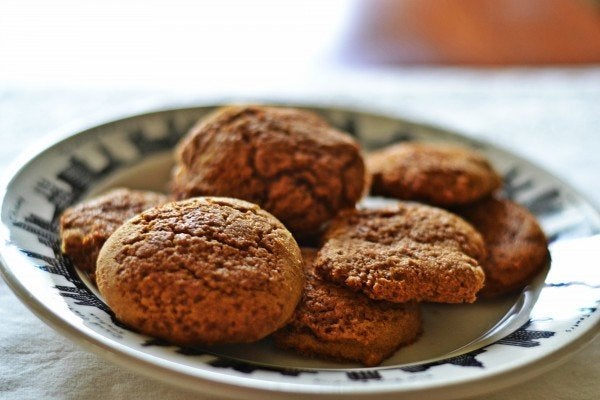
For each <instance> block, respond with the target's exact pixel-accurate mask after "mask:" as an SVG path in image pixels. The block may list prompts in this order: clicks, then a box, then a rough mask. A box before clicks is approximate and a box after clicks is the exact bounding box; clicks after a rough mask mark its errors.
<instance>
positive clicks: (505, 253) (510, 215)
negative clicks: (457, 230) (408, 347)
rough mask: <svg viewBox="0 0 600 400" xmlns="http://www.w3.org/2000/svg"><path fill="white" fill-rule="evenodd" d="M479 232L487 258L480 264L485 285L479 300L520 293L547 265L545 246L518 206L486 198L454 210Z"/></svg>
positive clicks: (537, 228)
mask: <svg viewBox="0 0 600 400" xmlns="http://www.w3.org/2000/svg"><path fill="white" fill-rule="evenodd" d="M457 213H459V214H460V215H461V216H463V217H464V218H465V219H466V220H467V221H469V222H470V223H471V224H473V226H474V227H475V228H476V229H477V230H479V232H480V233H481V235H482V236H483V239H484V241H485V244H486V247H487V251H488V256H487V258H486V259H484V260H483V262H482V267H483V270H484V271H485V276H486V280H485V285H484V287H483V289H481V291H480V292H479V294H480V295H481V297H487V298H489V297H497V296H500V295H503V294H507V293H511V292H514V291H517V290H519V289H522V288H523V287H525V286H526V285H527V283H529V281H530V280H531V279H532V278H533V277H534V276H535V275H537V274H538V273H539V272H540V271H541V270H543V269H544V267H545V266H546V265H547V263H548V260H549V254H548V243H547V241H546V237H545V235H544V232H543V231H542V228H541V227H540V226H539V224H538V222H537V220H536V218H535V216H533V215H532V214H531V213H530V212H529V211H528V210H526V209H525V208H523V207H521V206H520V205H518V204H516V203H514V202H512V201H510V200H507V199H495V198H489V199H485V200H482V201H480V202H477V203H476V204H473V205H470V206H465V207H462V208H460V209H458V210H457Z"/></svg>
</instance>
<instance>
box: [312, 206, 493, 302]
mask: <svg viewBox="0 0 600 400" xmlns="http://www.w3.org/2000/svg"><path fill="white" fill-rule="evenodd" d="M485 255H486V250H485V247H484V243H483V239H482V238H481V235H480V234H479V233H478V232H477V231H476V230H475V229H474V228H473V227H472V226H471V225H469V224H468V223H467V222H465V221H464V220H462V219H461V218H460V217H458V216H456V215H454V214H451V213H450V212H448V211H445V210H442V209H439V208H435V207H431V206H427V205H424V204H419V203H410V202H404V203H398V204H397V205H396V206H390V207H387V208H384V209H366V210H353V211H347V212H343V213H341V214H340V215H339V216H338V217H337V218H336V219H335V220H334V221H333V222H332V223H331V225H330V227H329V229H328V230H327V231H326V232H325V243H324V245H323V247H322V248H321V249H320V250H319V253H318V255H317V259H316V260H315V271H316V272H317V274H318V275H319V276H321V277H322V278H323V279H326V280H329V281H333V282H336V283H339V284H342V285H345V286H347V287H349V288H351V289H353V290H356V291H362V292H363V293H365V294H366V295H367V296H369V297H371V298H372V299H378V300H387V301H391V302H397V303H402V302H407V301H411V300H416V301H431V302H442V303H462V302H473V301H475V299H476V293H477V292H478V291H479V289H481V287H482V286H483V281H484V274H483V271H482V269H481V267H480V266H479V261H478V260H483V259H484V258H485Z"/></svg>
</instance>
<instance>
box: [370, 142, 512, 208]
mask: <svg viewBox="0 0 600 400" xmlns="http://www.w3.org/2000/svg"><path fill="white" fill-rule="evenodd" d="M366 163H367V169H368V171H369V173H370V174H371V179H372V186H371V193H373V194H374V195H381V196H389V197H394V198H397V199H403V200H417V201H423V202H425V203H429V204H433V205H439V206H452V205H459V204H465V203H471V202H473V201H475V200H478V199H480V198H483V197H485V196H487V195H489V194H490V193H492V192H493V191H495V190H496V189H498V188H500V186H501V185H502V178H501V177H500V175H498V173H497V172H496V171H494V169H493V168H492V166H491V165H490V163H489V162H488V161H487V160H486V159H485V158H484V157H483V156H482V155H480V154H478V153H477V152H475V151H473V150H470V149H467V148H462V147H456V146H451V145H436V144H428V143H415V142H407V143H400V144H397V145H393V146H390V147H387V148H384V149H382V150H379V151H377V152H374V153H372V154H370V155H368V156H367V158H366Z"/></svg>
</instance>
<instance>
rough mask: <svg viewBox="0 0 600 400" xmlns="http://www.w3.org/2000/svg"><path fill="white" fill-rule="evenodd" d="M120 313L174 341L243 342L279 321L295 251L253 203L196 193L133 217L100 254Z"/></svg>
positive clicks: (291, 289) (291, 303) (297, 272)
mask: <svg viewBox="0 0 600 400" xmlns="http://www.w3.org/2000/svg"><path fill="white" fill-rule="evenodd" d="M96 276H97V281H98V289H99V290H100V293H101V294H102V296H104V299H105V300H106V302H107V304H108V305H109V307H110V308H111V309H112V310H113V312H114V313H115V315H116V317H117V319H118V320H120V321H122V322H123V323H125V324H126V325H128V326H130V327H132V328H134V329H136V330H138V331H139V332H142V333H145V334H148V335H151V336H155V337H158V338H162V339H165V340H167V341H170V342H172V343H177V344H180V345H198V344H217V343H247V342H253V341H256V340H259V339H261V338H263V337H265V336H267V335H268V334H270V333H272V332H274V331H275V330H277V329H279V328H281V327H282V326H283V325H284V324H285V323H286V322H287V321H288V320H289V318H290V317H291V316H292V313H293V312H294V308H295V307H296V304H297V303H298V300H299V299H300V295H301V292H302V286H303V284H304V276H303V272H302V258H301V254H300V249H299V248H298V245H297V244H296V242H295V240H294V239H293V237H292V235H291V234H290V233H289V231H288V230H287V229H285V227H284V226H283V225H282V224H281V223H280V222H279V221H278V220H277V219H276V218H275V217H273V216H272V215H271V214H269V213H267V212H266V211H264V210H262V209H260V207H258V206H257V205H255V204H251V203H248V202H245V201H242V200H237V199H228V198H210V197H207V198H193V199H188V200H182V201H178V202H172V203H167V204H165V205H163V206H161V207H156V208H152V209H150V210H147V211H145V212H143V213H142V214H140V215H138V216H136V217H134V218H132V219H130V220H129V221H127V222H126V223H125V224H124V225H122V226H121V227H120V228H119V229H117V231H116V232H115V233H114V234H113V235H112V236H111V237H110V238H109V239H108V240H107V241H106V243H105V245H104V246H103V247H102V250H101V251H100V256H99V257H98V268H97V273H96Z"/></svg>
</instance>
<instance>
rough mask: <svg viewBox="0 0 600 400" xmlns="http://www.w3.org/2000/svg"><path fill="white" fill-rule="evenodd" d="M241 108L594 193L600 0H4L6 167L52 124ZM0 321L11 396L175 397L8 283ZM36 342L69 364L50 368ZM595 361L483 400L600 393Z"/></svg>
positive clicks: (598, 349) (1, 157)
mask: <svg viewBox="0 0 600 400" xmlns="http://www.w3.org/2000/svg"><path fill="white" fill-rule="evenodd" d="M233 101H257V102H269V101H274V102H284V103H303V104H317V105H332V106H342V107H350V108H354V109H366V110H371V111H375V112H379V113H386V114H391V115H396V116H400V117H404V118H407V119H411V120H414V121H417V122H425V123H429V124H434V125H438V126H441V127H444V128H447V129H451V130H455V131H458V132H460V133H462V134H465V135H469V136H472V137H476V138H480V139H484V140H487V141H490V142H492V143H495V144H498V145H500V146H502V147H504V148H507V149H508V150H511V151H513V152H515V153H517V154H520V155H522V156H524V157H526V158H528V159H531V160H532V161H534V162H535V163H537V164H540V165H541V166H542V167H544V168H546V169H548V170H549V171H550V172H552V173H554V174H555V175H557V176H559V177H561V178H562V179H563V180H565V181H567V182H569V183H570V184H572V185H573V186H575V187H576V188H577V189H578V190H579V191H581V192H582V193H583V194H584V195H586V196H587V197H589V198H591V199H592V200H593V201H594V202H595V203H596V204H600V187H599V186H598V176H599V172H600V157H598V154H599V153H600V139H599V137H600V136H599V134H600V132H599V127H600V1H598V0H320V1H316V0H253V1H248V0H204V1H199V0H196V1H192V0H171V1H166V0H162V1H159V0H145V1H141V0H129V1H127V0H118V1H117V0H103V1H98V2H93V1H82V0H79V1H74V0H52V1H34V0H1V1H0V170H4V169H5V168H6V166H7V165H8V164H10V163H11V162H12V161H13V160H14V159H15V158H16V157H17V155H18V154H19V153H20V152H21V151H23V149H24V148H27V147H29V146H35V144H36V143H38V142H39V138H40V137H42V136H44V135H47V134H50V133H52V132H54V131H57V130H58V131H65V130H66V131H68V130H69V129H70V127H72V126H78V127H80V126H81V125H82V124H83V125H85V126H92V125H93V124H96V123H100V122H105V121H107V120H110V119H114V118H118V117H122V116H125V115H128V114H130V113H137V112H146V111H149V110H152V109H157V108H166V107H177V106H188V105H194V104H212V103H216V102H233ZM0 320H2V321H3V322H6V324H4V323H3V324H1V326H2V327H4V328H2V327H0V344H1V346H0V347H1V348H2V353H3V356H2V360H0V397H2V398H8V399H13V398H14V399H22V398H32V393H37V394H39V396H33V397H40V398H84V397H85V396H83V395H82V393H84V392H85V391H86V390H90V387H93V390H94V393H95V394H96V396H94V397H96V398H107V399H108V398H110V399H120V398H123V399H125V398H129V394H130V393H132V392H135V393H138V394H143V397H146V398H157V399H158V398H164V397H165V396H167V395H171V394H173V393H172V390H173V389H172V388H170V387H168V386H165V385H162V384H159V383H156V382H151V381H149V380H147V379H145V378H142V377H140V376H139V375H137V374H133V373H130V372H128V371H125V370H123V369H122V368H120V367H116V366H113V365H112V364H109V363H107V362H105V361H104V360H102V359H100V358H98V357H96V356H95V355H92V354H89V353H86V352H83V351H82V350H80V349H79V348H77V347H76V346H74V345H73V344H71V343H70V342H69V341H67V340H66V339H64V338H62V337H60V336H58V335H57V334H56V333H54V332H53V331H52V330H50V328H47V327H45V326H43V325H42V323H41V322H40V321H39V320H37V319H36V318H35V317H33V315H31V313H29V312H28V311H27V310H25V309H24V307H23V306H22V305H21V304H20V303H19V302H18V301H17V300H16V298H15V297H14V296H13V295H12V294H11V293H10V292H9V290H8V288H7V287H6V285H5V284H4V283H3V282H0ZM15 327H18V328H15ZM39 337H43V340H42V341H40V339H39ZM23 343H32V347H30V348H29V347H28V348H27V349H24V347H23ZM40 353H44V354H56V355H57V357H56V359H55V362H56V363H58V361H56V360H66V361H64V362H65V363H66V362H68V363H70V364H69V365H77V368H72V369H73V374H64V373H63V372H60V373H57V372H56V371H58V370H56V369H54V368H53V365H54V362H48V363H46V364H44V363H42V362H41V361H40V358H39V357H38V356H39V354H40ZM598 365H600V343H599V341H598V340H596V342H595V343H594V344H593V345H592V346H590V347H589V348H587V349H586V352H585V354H580V355H578V356H577V357H576V358H575V359H574V360H573V361H571V362H569V363H568V364H565V366H564V368H561V369H560V370H553V371H551V372H549V373H546V374H544V375H542V376H541V377H539V378H537V379H534V380H532V381H529V382H528V383H527V385H523V386H520V387H519V388H511V389H507V390H504V391H501V392H498V393H494V394H492V395H489V396H486V400H500V399H506V400H513V399H515V398H569V399H584V398H585V399H589V398H593V397H594V395H593V393H598V392H599V391H600V381H599V380H598V374H599V371H598ZM69 368H71V367H69ZM60 371H63V370H60ZM115 371H116V372H117V373H116V374H115ZM39 376H45V377H46V379H48V380H50V381H52V382H56V385H55V387H56V388H60V390H61V392H60V393H58V392H51V390H52V389H48V388H46V387H44V386H42V383H43V382H45V381H44V380H43V379H36V377H39ZM102 379H104V381H102ZM99 380H100V381H102V382H103V383H102V384H98V382H99ZM9 394H10V395H11V396H9V397H5V395H6V396H8V395H9ZM182 396H183V394H182ZM179 398H182V397H179ZM186 398H187V397H186Z"/></svg>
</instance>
